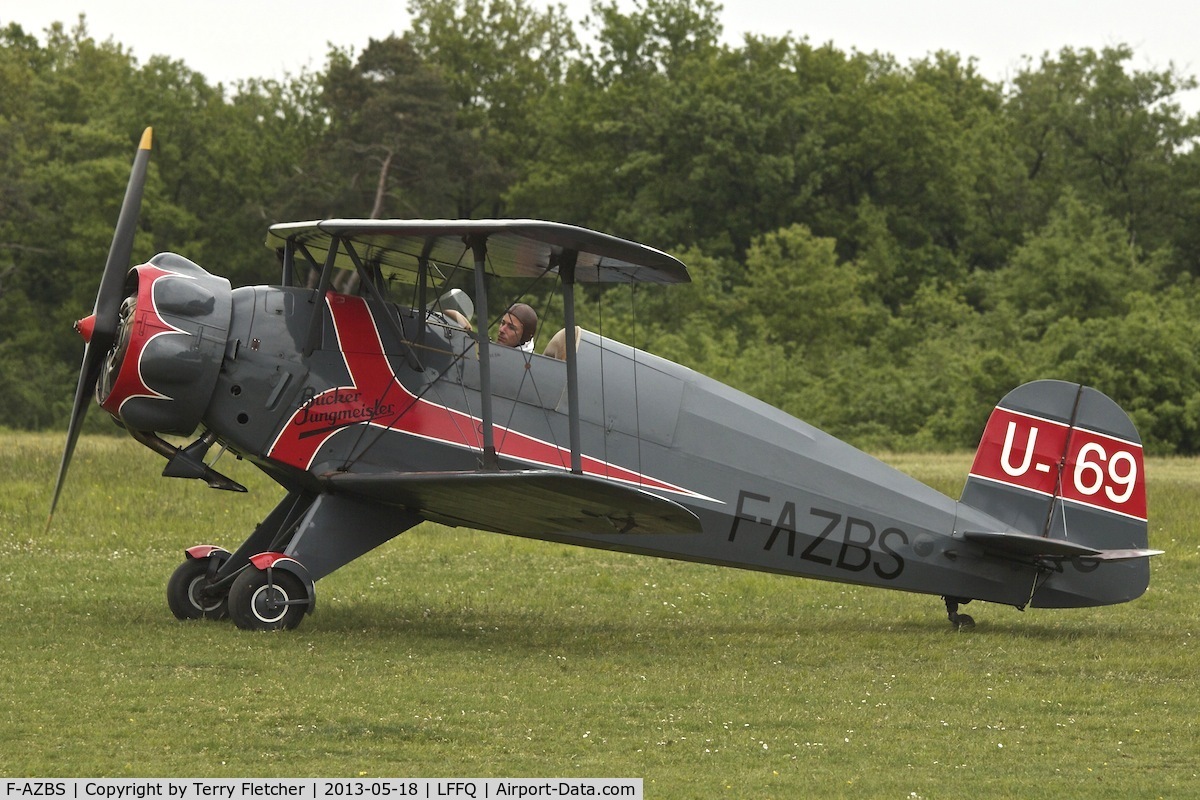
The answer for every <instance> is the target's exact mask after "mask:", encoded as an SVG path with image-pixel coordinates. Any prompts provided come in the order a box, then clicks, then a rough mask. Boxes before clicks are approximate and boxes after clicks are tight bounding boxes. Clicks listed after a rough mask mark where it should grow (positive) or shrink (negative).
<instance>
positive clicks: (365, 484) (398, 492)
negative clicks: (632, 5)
mask: <svg viewBox="0 0 1200 800" xmlns="http://www.w3.org/2000/svg"><path fill="white" fill-rule="evenodd" d="M322 482H323V483H324V484H325V485H326V486H327V487H328V488H329V489H330V491H332V492H335V493H342V494H347V495H352V496H355V497H359V498H363V499H368V500H373V501H375V502H379V503H384V504H386V505H390V506H395V507H397V508H402V509H405V510H406V511H410V512H414V513H417V514H419V515H421V516H422V517H425V518H427V519H431V520H433V521H435V522H441V523H444V524H448V525H460V526H465V527H471V528H478V529H481V530H490V531H497V532H499V533H511V534H516V535H521V536H530V535H533V536H536V535H538V534H545V533H559V534H587V535H606V534H641V533H660V534H661V533H699V532H700V521H699V519H698V518H697V517H696V515H695V514H693V513H692V512H691V511H689V510H688V509H686V508H684V507H683V506H682V505H680V504H679V503H676V502H674V501H673V500H667V499H665V498H662V497H659V496H657V495H654V494H651V493H649V492H646V491H643V490H641V489H638V488H635V487H631V486H622V485H620V484H616V483H612V482H611V481H606V480H602V479H600V478H594V477H591V476H588V475H575V474H572V473H567V472H558V471H543V470H517V471H507V472H417V473H413V472H388V473H370V474H362V473H352V472H345V473H330V474H327V475H324V476H323V477H322Z"/></svg>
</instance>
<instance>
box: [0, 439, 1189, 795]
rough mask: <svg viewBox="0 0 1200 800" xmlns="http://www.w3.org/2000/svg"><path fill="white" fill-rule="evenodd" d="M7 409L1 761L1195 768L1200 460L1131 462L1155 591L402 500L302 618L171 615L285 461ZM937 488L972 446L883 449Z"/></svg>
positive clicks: (199, 773) (268, 770) (724, 784)
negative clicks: (542, 527) (1097, 599)
mask: <svg viewBox="0 0 1200 800" xmlns="http://www.w3.org/2000/svg"><path fill="white" fill-rule="evenodd" d="M61 446H62V437H61V436H42V435H23V434H22V435H17V434H0V643H2V647H3V653H2V657H0V681H2V682H3V684H4V689H3V691H2V692H0V776H5V777H18V776H59V777H81V776H87V777H93V776H96V777H99V776H115V777H122V776H148V777H152V776H160V777H161V776H174V777H275V776H290V777H307V776H313V777H319V776H329V777H344V776H393V777H399V776H411V777H439V776H443V777H559V776H562V777H641V778H643V779H644V781H645V796H646V797H647V798H651V799H653V800H658V799H659V798H722V797H729V798H742V797H746V798H797V797H864V798H908V799H910V800H911V799H912V798H943V797H944V798H990V797H1005V798H1014V797H1019V798H1042V797H1045V798H1050V797H1053V798H1060V797H1064V796H1066V797H1088V798H1107V797H1111V798H1135V797H1139V798H1140V797H1168V798H1177V797H1200V763H1198V762H1200V731H1198V729H1197V726H1198V724H1200V692H1198V691H1197V689H1198V681H1197V673H1198V671H1200V662H1198V658H1197V648H1198V646H1200V592H1198V591H1197V586H1198V585H1200V533H1198V532H1197V530H1196V529H1197V520H1198V519H1200V461H1196V460H1151V461H1150V462H1149V463H1148V466H1147V473H1148V478H1149V495H1150V513H1151V534H1150V544H1151V546H1152V547H1157V548H1161V549H1164V550H1166V551H1167V552H1166V555H1163V556H1160V557H1158V558H1157V559H1155V561H1154V562H1153V566H1152V571H1153V576H1152V579H1151V586H1150V590H1149V592H1148V593H1147V594H1146V595H1145V596H1144V597H1142V598H1141V599H1140V600H1137V601H1135V602H1133V603H1128V604H1125V605H1121V606H1115V607H1111V608H1100V609H1086V610H1078V611H1039V610H1036V609H1034V610H1030V611H1027V612H1025V613H1020V612H1018V611H1016V610H1014V609H1012V608H1007V607H1003V606H995V605H986V604H972V605H971V606H970V607H969V609H968V611H969V612H970V613H971V614H972V615H973V616H974V617H975V618H976V620H977V621H978V623H979V624H978V627H977V628H975V629H974V630H973V631H971V632H963V633H954V632H952V629H951V628H950V626H949V624H948V623H947V622H946V618H945V612H944V609H943V608H942V605H941V603H940V601H938V599H937V598H934V597H922V596H916V595H908V594H901V593H897V592H889V591H884V590H878V589H864V588H858V587H853V586H843V585H839V584H829V583H820V582H814V581H804V580H797V579H794V578H785V577H779V576H771V575H763V574H757V573H750V572H741V571H736V570H728V569H720V568H716V567H707V566H702V565H693V564H683V563H675V562H669V561H659V560H654V559H647V558H640V557H636V556H627V555H622V554H616V553H607V552H603V551H594V550H585V549H578V548H569V547H565V546H560V545H552V544H548V543H543V542H535V541H526V540H522V539H516V538H510V537H504V536H497V535H494V534H481V533H474V532H470V531H463V530H456V529H448V528H442V527H438V526H434V525H426V526H422V527H420V528H418V529H415V530H414V531H411V532H409V533H407V534H405V535H404V536H402V537H400V538H399V539H397V540H395V541H394V542H391V543H389V544H388V545H386V546H385V547H383V548H381V549H380V550H379V551H377V552H376V553H373V554H370V555H368V556H367V557H365V558H363V559H360V560H359V561H357V562H355V563H353V564H351V565H349V566H348V567H346V568H344V569H343V570H341V571H339V572H337V573H335V574H333V575H331V576H330V577H328V578H326V579H325V580H323V581H321V582H320V583H319V584H318V587H317V589H318V598H317V610H316V613H315V614H313V615H312V616H310V617H308V618H307V619H306V620H305V621H304V623H303V625H302V626H301V627H300V628H299V629H298V630H296V631H293V632H288V633H279V634H252V633H246V632H243V631H239V630H237V629H236V628H234V626H233V625H232V624H230V623H211V622H195V623H181V622H178V621H176V620H175V619H174V618H173V617H172V616H171V614H170V612H169V611H168V610H167V606H166V601H165V585H166V580H167V577H168V576H169V575H170V573H171V571H172V570H173V569H174V568H175V566H176V565H177V564H178V562H179V561H180V560H181V558H182V549H183V548H184V547H185V546H188V545H191V544H195V543H201V542H214V543H220V544H224V545H227V546H232V545H236V544H238V543H240V542H241V540H242V539H243V538H244V536H245V534H246V532H247V531H248V530H250V529H251V528H252V527H253V525H254V524H255V523H256V522H258V521H259V520H260V519H261V518H262V517H263V515H265V514H266V512H267V511H268V510H269V509H270V508H271V507H272V506H273V505H274V503H275V502H276V500H277V499H278V496H279V491H278V489H277V488H276V487H275V486H274V485H273V484H270V483H269V482H267V481H264V480H263V479H261V478H260V477H258V476H257V475H256V473H255V471H254V470H252V469H251V468H250V467H249V466H248V465H246V464H239V463H227V462H226V461H222V462H221V464H220V468H221V469H223V470H224V471H227V472H229V473H231V475H232V477H233V478H234V479H235V480H239V481H241V482H243V483H245V484H247V485H248V486H249V487H250V488H251V493H250V494H249V495H234V494H229V493H223V492H217V491H213V490H210V489H207V488H206V487H204V486H203V484H201V483H199V482H198V481H179V480H163V479H160V478H158V473H159V471H161V469H162V465H163V463H164V462H163V461H162V460H161V459H160V458H158V457H157V456H154V455H152V454H150V453H149V452H148V451H145V450H144V449H142V448H141V447H140V446H138V445H136V444H135V443H133V442H132V441H128V440H124V439H111V440H110V439H105V438H86V437H85V438H84V439H83V440H82V441H81V443H80V446H79V449H78V452H77V454H76V457H75V461H74V464H73V465H72V471H71V476H70V479H69V481H68V484H67V491H66V493H65V495H64V499H63V501H62V502H61V503H60V508H59V512H58V514H57V516H56V518H55V523H54V526H53V529H52V530H51V531H50V532H49V533H48V534H47V533H45V532H44V526H45V521H46V510H47V506H48V503H49V492H50V487H51V485H52V483H53V478H54V472H55V470H56V469H57V466H58V458H59V451H60V449H61ZM885 460H887V461H889V462H891V463H893V464H895V465H897V466H898V467H900V468H902V469H904V470H905V471H907V472H910V473H911V474H913V475H915V476H916V477H918V478H920V479H922V480H924V481H926V482H927V483H930V484H931V485H933V486H935V487H937V488H939V489H941V490H942V491H945V492H947V493H949V494H951V495H954V496H957V494H958V491H959V489H960V488H961V485H962V481H963V479H964V477H965V474H966V470H967V467H968V465H969V462H970V459H969V457H968V456H966V455H962V456H885Z"/></svg>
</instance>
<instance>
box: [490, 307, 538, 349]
mask: <svg viewBox="0 0 1200 800" xmlns="http://www.w3.org/2000/svg"><path fill="white" fill-rule="evenodd" d="M537 323H538V318H537V312H536V311H534V310H533V309H532V308H531V307H529V306H527V305H526V304H525V303H513V304H512V305H511V306H509V307H508V311H505V312H504V316H503V317H501V318H500V330H499V332H497V334H496V344H501V345H504V346H505V347H515V348H516V349H518V350H523V351H525V352H526V353H532V352H533V337H534V336H535V335H536V334H537Z"/></svg>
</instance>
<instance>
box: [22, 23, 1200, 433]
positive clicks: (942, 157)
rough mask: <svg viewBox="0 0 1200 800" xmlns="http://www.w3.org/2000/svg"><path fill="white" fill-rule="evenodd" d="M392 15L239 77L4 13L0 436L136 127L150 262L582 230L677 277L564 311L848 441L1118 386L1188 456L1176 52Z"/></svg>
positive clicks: (1199, 409)
mask: <svg viewBox="0 0 1200 800" xmlns="http://www.w3.org/2000/svg"><path fill="white" fill-rule="evenodd" d="M409 8H410V11H411V13H412V16H413V24H412V28H411V30H409V31H407V32H405V33H404V34H403V35H402V36H393V37H389V38H387V39H382V40H369V41H368V42H367V44H366V45H365V46H363V47H361V49H358V50H351V49H337V48H335V49H332V50H331V52H330V53H329V56H328V60H327V62H326V64H325V66H324V68H323V70H322V71H320V72H307V71H306V72H303V73H301V74H300V75H296V76H292V77H290V78H289V79H287V80H285V81H270V80H247V81H245V82H241V83H239V84H238V85H236V86H233V87H230V86H225V85H212V84H210V83H209V82H207V80H206V79H205V78H204V77H203V76H202V75H199V74H197V73H195V72H193V71H192V70H190V69H189V68H188V66H187V65H186V64H185V63H183V62H181V61H178V60H174V59H172V58H171V57H170V56H169V55H152V56H150V57H149V58H147V59H146V60H145V61H144V62H143V61H140V60H139V59H138V58H135V57H134V55H133V54H132V53H131V52H130V51H129V49H128V47H127V46H126V45H125V44H123V43H119V42H113V41H105V42H97V41H96V40H95V39H94V38H93V37H91V36H90V35H89V34H88V32H87V28H86V20H83V21H68V22H67V24H63V25H59V26H56V27H55V28H54V29H53V30H51V31H50V32H49V33H48V34H46V35H40V34H39V35H34V34H33V33H32V32H28V31H24V30H22V29H21V28H20V27H19V26H16V25H13V24H9V23H5V21H4V20H3V18H2V17H0V379H3V381H4V384H5V386H6V387H7V388H6V393H5V401H4V402H3V403H2V404H0V427H9V428H30V429H32V428H45V427H51V426H57V425H62V424H63V421H64V420H65V418H66V416H67V413H68V408H69V405H70V400H71V394H72V392H73V386H74V382H75V379H76V373H77V369H78V362H79V357H80V351H81V347H80V343H79V340H78V338H77V337H76V336H75V335H74V333H73V332H72V331H71V323H72V322H73V320H74V319H76V318H77V317H79V316H82V315H83V314H85V313H87V312H88V310H89V309H90V308H91V305H92V302H93V299H94V296H95V289H96V282H97V280H98V276H99V273H100V270H101V268H102V265H103V263H104V258H105V254H106V253H107V248H108V244H109V240H110V237H111V235H112V226H113V223H114V221H115V219H116V212H117V208H118V207H119V204H120V201H121V196H122V193H123V190H124V185H125V181H126V178H127V175H128V170H129V164H130V160H131V158H132V153H133V149H134V146H135V144H136V141H137V137H138V135H139V134H140V132H141V130H142V128H143V127H145V126H146V125H152V126H154V129H155V134H156V143H155V153H154V157H153V159H152V162H151V163H152V167H151V173H150V180H149V183H148V186H147V190H146V199H145V202H144V205H143V212H142V217H141V229H140V232H139V235H138V240H137V244H136V249H135V258H138V259H146V258H149V257H150V256H151V255H153V254H154V253H155V252H159V251H162V250H173V251H176V252H180V253H183V254H185V255H187V256H188V257H189V258H191V259H193V260H194V261H196V262H198V263H200V264H201V265H203V266H205V267H206V268H207V269H209V270H211V271H213V272H216V273H219V274H222V275H226V276H228V277H229V278H230V279H231V280H232V281H233V282H234V283H235V285H241V284H247V283H262V282H267V281H273V280H275V279H276V278H275V266H274V260H273V258H272V257H271V255H270V253H268V252H267V251H266V249H265V248H264V247H263V245H262V242H263V237H264V234H265V230H266V227H267V225H269V224H270V223H272V222H276V221H282V220H296V219H310V218H316V217H325V216H338V217H377V218H386V217H538V218H545V219H552V220H557V221H562V222H570V223H574V224H578V225H584V226H587V227H591V228H596V229H598V230H602V231H605V232H608V233H612V234H616V235H619V236H624V237H627V238H631V239H636V240H639V241H644V242H646V243H648V244H651V245H654V246H656V247H659V248H661V249H665V250H668V251H671V252H673V253H675V254H677V255H679V256H680V257H681V258H682V259H683V260H684V261H685V262H686V263H688V265H689V266H690V267H691V269H692V271H693V276H694V284H693V285H691V286H687V287H682V288H673V289H670V290H666V291H659V290H656V289H650V290H648V289H640V290H638V291H636V292H634V293H633V296H632V298H630V296H629V292H628V291H625V293H624V294H623V295H622V296H621V298H620V299H618V297H617V295H616V293H615V292H613V293H589V294H588V296H587V297H586V298H585V302H584V306H585V308H584V309H582V313H583V314H584V315H585V316H584V317H583V319H584V322H585V324H587V325H589V327H599V326H600V324H601V323H602V324H603V327H604V332H605V333H606V334H609V335H612V336H614V337H615V338H620V339H623V340H625V341H629V342H630V343H633V344H636V345H638V346H640V347H643V348H644V349H648V350H651V351H652V352H656V353H659V354H661V355H664V356H667V357H669V358H672V359H674V360H678V361H681V362H683V363H685V364H688V365H689V366H692V367H694V368H696V369H698V370H699V371H702V372H705V373H707V374H710V375H713V376H714V377H717V378H719V379H721V380H724V381H726V382H728V383H730V384H732V385H734V386H737V387H738V388H741V389H743V390H745V391H747V392H749V393H751V394H753V395H756V396H758V397H760V398H762V399H764V400H766V401H768V402H770V403H772V404H774V405H777V406H779V407H781V408H783V409H785V410H786V411H788V412H790V413H792V414H794V415H796V416H799V417H801V418H803V419H806V420H807V421H809V422H812V423H814V424H816V425H818V426H820V427H823V428H825V429H826V430H828V431H830V432H831V433H834V434H837V435H839V436H842V437H844V438H848V439H850V440H851V441H853V442H855V443H856V444H859V445H861V446H865V447H870V448H920V449H951V448H969V447H973V446H974V445H975V444H976V442H977V441H978V436H979V433H980V431H981V429H982V425H983V422H984V420H985V419H986V415H987V413H988V411H989V410H990V409H991V407H992V406H993V405H994V404H995V402H996V401H997V400H999V398H1000V397H1001V396H1002V395H1003V394H1004V393H1005V392H1006V391H1007V390H1008V389H1010V388H1012V387H1014V386H1016V385H1017V384H1019V383H1021V382H1023V381H1025V380H1030V379H1033V378H1038V377H1056V378H1062V379H1066V380H1079V381H1086V382H1087V383H1089V384H1091V385H1093V386H1096V387H1098V388H1099V389H1101V390H1102V391H1104V392H1106V393H1108V394H1110V395H1112V396H1113V397H1114V398H1115V399H1116V400H1117V401H1118V402H1119V403H1121V404H1122V406H1124V407H1125V408H1126V409H1127V410H1128V411H1129V412H1130V414H1131V415H1132V416H1133V418H1134V421H1135V422H1136V423H1137V425H1138V427H1139V429H1140V430H1141V432H1142V434H1143V436H1144V438H1145V439H1146V441H1147V443H1148V445H1149V446H1150V448H1151V450H1153V451H1155V452H1160V453H1172V452H1174V453H1187V454H1193V453H1197V452H1200V367H1198V366H1197V354H1198V352H1200V334H1198V333H1197V326H1196V325H1195V324H1194V321H1195V320H1196V319H1197V318H1198V314H1197V312H1198V311H1200V289H1198V287H1197V282H1196V281H1197V275H1198V274H1200V153H1198V152H1197V151H1196V148H1195V146H1194V145H1195V143H1196V139H1197V136H1198V135H1200V118H1198V117H1192V116H1189V115H1188V114H1187V113H1185V112H1184V111H1183V109H1182V108H1181V107H1180V105H1179V103H1178V98H1179V96H1180V93H1181V92H1183V91H1185V90H1188V89H1192V88H1194V87H1195V81H1194V80H1193V79H1192V78H1191V77H1189V76H1186V75H1182V74H1180V73H1179V72H1177V71H1176V70H1175V69H1174V67H1170V66H1168V67H1166V68H1164V69H1162V70H1161V71H1157V70H1153V69H1151V70H1139V69H1135V68H1134V67H1133V62H1134V53H1133V51H1132V50H1131V49H1130V48H1128V47H1125V46H1114V47H1111V48H1106V49H1104V50H1102V51H1100V52H1095V51H1092V50H1088V49H1083V50H1074V49H1063V50H1061V51H1060V52H1058V53H1056V54H1047V55H1045V56H1043V57H1041V58H1039V59H1037V60H1033V59H1030V60H1027V61H1026V62H1025V64H1024V66H1023V68H1022V69H1021V70H1019V71H1018V72H1017V73H1016V75H1015V76H1014V77H1013V78H1012V79H1011V80H1010V81H1008V82H1005V83H1003V84H1000V83H994V82H991V81H989V80H986V79H985V78H983V77H982V76H981V75H980V74H979V73H978V71H977V69H976V67H975V64H974V63H973V62H972V60H971V59H970V58H969V57H963V56H961V55H958V54H954V53H935V54H931V55H929V56H928V57H927V58H925V59H924V60H921V61H918V62H913V63H910V64H900V63H897V61H896V60H895V59H894V58H892V57H891V56H889V55H887V54H880V53H859V52H854V51H850V52H846V51H842V50H839V49H837V48H836V47H834V46H832V45H814V44H812V43H810V42H809V41H807V40H806V39H803V38H799V39H797V38H788V37H784V38H774V37H770V36H753V37H747V38H745V39H744V40H743V42H742V43H741V44H740V45H739V46H729V45H726V44H722V43H721V41H720V36H721V26H720V7H719V6H718V5H716V4H715V3H714V2H712V0H644V2H643V3H641V4H640V5H639V6H637V7H636V8H635V9H634V10H633V11H631V12H628V13H625V12H622V11H620V10H618V9H617V8H616V5H615V3H613V2H611V0H610V1H609V2H605V0H599V2H597V3H596V4H595V5H594V7H593V12H592V16H591V18H590V22H589V23H588V24H587V25H586V26H583V25H582V24H580V23H576V22H575V21H572V20H570V19H568V18H567V17H566V16H565V12H564V10H563V8H562V7H557V6H547V7H544V8H539V7H536V6H534V5H532V4H529V3H527V2H526V0H487V2H485V1H484V0H410V3H409ZM264 36H265V34H264ZM264 46H265V47H271V46H286V44H278V45H277V43H275V42H273V41H270V40H268V39H266V38H264ZM589 315H590V316H589ZM100 416H101V415H97V414H93V415H92V418H93V419H95V418H97V417H100Z"/></svg>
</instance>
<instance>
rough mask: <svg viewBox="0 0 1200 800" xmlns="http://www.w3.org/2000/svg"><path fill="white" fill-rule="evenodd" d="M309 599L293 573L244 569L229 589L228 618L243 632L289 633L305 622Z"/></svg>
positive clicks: (277, 570) (300, 582)
mask: <svg viewBox="0 0 1200 800" xmlns="http://www.w3.org/2000/svg"><path fill="white" fill-rule="evenodd" d="M268 575H270V578H269V580H268ZM311 599H312V598H310V597H309V596H308V592H307V590H305V588H304V583H303V582H302V581H301V580H300V579H299V578H297V577H296V576H295V575H293V574H292V573H290V572H286V571H284V570H281V569H273V570H269V571H264V570H260V569H256V568H255V567H247V568H246V569H244V570H242V571H241V573H240V574H239V575H238V576H237V577H236V578H234V580H233V585H232V586H230V587H229V615H230V616H231V617H233V622H234V624H236V625H237V626H238V627H239V628H241V629H243V630H248V631H278V630H291V629H292V628H295V627H296V626H297V625H299V624H300V620H302V619H304V612H305V610H306V609H307V608H308V604H309V601H310V600H311Z"/></svg>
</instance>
